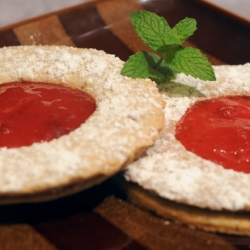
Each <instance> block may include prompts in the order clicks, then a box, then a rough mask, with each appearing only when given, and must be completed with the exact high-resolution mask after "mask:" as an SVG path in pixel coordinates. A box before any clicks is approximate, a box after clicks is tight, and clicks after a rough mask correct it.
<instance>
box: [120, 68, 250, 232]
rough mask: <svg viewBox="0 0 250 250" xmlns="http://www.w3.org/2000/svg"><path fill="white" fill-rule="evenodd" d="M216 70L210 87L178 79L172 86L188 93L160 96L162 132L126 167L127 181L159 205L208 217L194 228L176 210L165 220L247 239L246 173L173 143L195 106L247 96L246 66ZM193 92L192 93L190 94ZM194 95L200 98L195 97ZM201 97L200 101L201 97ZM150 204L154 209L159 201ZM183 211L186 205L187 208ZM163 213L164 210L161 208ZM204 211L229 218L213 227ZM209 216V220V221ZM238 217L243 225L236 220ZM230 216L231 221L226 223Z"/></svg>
mask: <svg viewBox="0 0 250 250" xmlns="http://www.w3.org/2000/svg"><path fill="white" fill-rule="evenodd" d="M214 70H215V74H216V77H217V80H216V81H214V82H204V81H201V80H199V79H194V78H192V77H191V76H185V75H184V74H180V75H178V76H177V78H176V79H175V82H176V83H182V84H185V85H186V86H188V87H189V89H188V88H184V89H185V93H184V94H183V95H179V94H176V93H173V92H172V93H167V92H162V95H163V97H164V99H165V101H166V103H167V105H166V108H165V118H166V122H165V127H164V129H163V131H162V132H161V135H160V138H159V139H158V140H157V141H156V142H155V144H154V146H152V147H150V148H149V149H148V150H147V151H146V152H145V153H144V154H143V156H142V157H141V158H140V159H139V160H137V161H135V162H133V163H132V164H130V165H129V166H128V167H127V168H126V172H125V178H126V180H128V181H132V182H135V183H137V184H138V185H139V186H141V187H142V188H143V189H144V191H145V190H148V191H149V192H151V193H148V198H149V197H150V199H151V198H152V197H154V195H155V194H156V195H157V196H159V197H161V198H163V200H164V199H165V200H166V201H170V202H175V203H176V204H177V206H179V205H181V204H183V209H184V210H190V209H191V210H192V209H199V211H204V213H205V215H207V217H204V218H205V219H203V220H202V219H201V221H196V220H195V219H194V223H193V224H192V223H190V221H189V222H188V220H186V219H183V218H184V217H182V216H181V212H180V210H178V209H176V213H175V216H174V217H173V216H172V215H171V213H169V217H170V218H173V219H174V220H176V221H179V222H183V223H185V224H189V225H191V224H192V227H198V228H203V229H206V230H209V231H220V232H225V233H234V234H249V232H250V219H249V214H248V212H249V211H250V189H249V186H250V174H246V173H243V172H236V171H234V170H231V169H225V168H223V167H222V166H220V165H218V164H215V163H213V162H211V161H208V160H204V159H203V158H201V157H199V156H197V155H196V154H194V153H192V152H189V151H187V150H186V149H185V147H184V146H183V145H182V144H181V142H179V141H177V140H176V139H175V126H176V124H177V122H178V121H179V120H180V118H181V117H182V116H183V115H184V113H185V112H186V110H187V109H188V108H189V107H190V106H191V105H193V104H194V103H195V102H196V101H199V100H203V99H206V98H214V97H219V96H228V95H249V94H250V81H249V72H250V64H245V65H237V66H236V65H231V66H230V65H223V66H214ZM193 88H195V90H196V91H195V92H194V91H191V92H189V90H190V89H193ZM182 89H183V88H182ZM187 93H188V94H190V93H191V94H190V96H187ZM194 93H195V94H194ZM197 93H199V96H200V97H197V96H196V95H197ZM202 94H203V95H204V96H203V97H201V96H202ZM137 190H138V189H137ZM144 191H143V194H144V195H145V193H144ZM131 192H132V191H131ZM152 193H153V194H154V195H153V196H152V195H151V194H152ZM138 200H139V199H138ZM143 200H144V201H145V203H147V204H150V203H148V202H146V198H145V199H140V201H141V202H142V203H141V205H142V206H143V205H145V204H143ZM154 204H158V202H155V203H154ZM151 205H152V203H151ZM145 206H148V205H145ZM185 206H188V209H187V207H185ZM149 207H150V205H149ZM165 207H166V209H165V213H164V212H159V211H162V209H159V208H157V207H155V206H152V208H151V209H152V210H153V211H155V212H157V213H159V214H161V215H162V216H164V217H167V216H166V215H167V214H168V212H166V211H167V207H168V205H166V204H165ZM162 208H163V209H164V206H162ZM177 211H179V212H177ZM208 211H210V212H211V211H213V212H215V214H217V215H222V216H224V215H225V216H226V215H227V214H228V212H229V214H230V216H227V217H226V218H225V219H224V221H223V220H219V222H218V223H214V224H213V223H212V221H213V220H216V216H214V215H211V214H212V213H209V212H208ZM224 211H227V212H224ZM242 213H243V215H242ZM246 213H247V216H246ZM194 214H195V213H194ZM178 215H179V216H178ZM208 215H211V217H210V219H208ZM238 215H239V216H240V218H243V220H242V219H241V220H236V219H235V218H238ZM189 216H191V215H189ZM192 216H193V215H192ZM234 216H235V217H234ZM232 217H234V220H230V218H232ZM217 218H218V217H217ZM240 221H241V222H240ZM242 221H244V223H243V222H242ZM195 222H196V225H195ZM243 224H244V225H247V227H245V226H243ZM219 225H221V227H219ZM228 225H230V226H228Z"/></svg>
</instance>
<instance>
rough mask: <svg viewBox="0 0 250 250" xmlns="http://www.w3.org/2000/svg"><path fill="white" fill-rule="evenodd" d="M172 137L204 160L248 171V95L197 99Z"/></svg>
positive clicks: (249, 127)
mask: <svg viewBox="0 0 250 250" xmlns="http://www.w3.org/2000/svg"><path fill="white" fill-rule="evenodd" d="M175 137H176V139H177V140H179V141H180V142H181V143H182V144H183V145H184V146H185V148H186V149H187V150H188V151H191V152H193V153H195V154H197V155H198V156H201V157H203V158H204V159H207V160H210V161H213V162H215V163H217V164H220V165H222V166H223V167H224V168H226V169H233V170H235V171H240V172H245V173H250V97H246V96H231V97H220V98H215V99H209V100H204V101H200V102H197V103H196V104H195V105H194V106H192V107H191V108H190V109H188V110H187V112H186V113H185V115H184V116H183V117H182V118H181V120H180V121H179V123H178V124H177V126H176V134H175Z"/></svg>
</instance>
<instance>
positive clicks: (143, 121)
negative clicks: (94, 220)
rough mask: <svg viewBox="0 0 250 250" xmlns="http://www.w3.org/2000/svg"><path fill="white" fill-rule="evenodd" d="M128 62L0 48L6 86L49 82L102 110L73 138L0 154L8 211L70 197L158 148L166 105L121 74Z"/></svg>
mask: <svg viewBox="0 0 250 250" xmlns="http://www.w3.org/2000/svg"><path fill="white" fill-rule="evenodd" d="M122 66H123V62H122V61H121V60H120V59H119V58H117V57H115V56H114V55H109V54H106V53H105V52H103V51H98V50H94V49H78V48H73V47H65V46H17V47H5V48H1V49H0V84H2V83H8V82H14V81H32V82H48V83H54V84H62V85H65V86H70V87H73V88H77V89H80V90H82V91H84V92H86V93H88V94H89V95H91V96H92V97H93V98H94V99H95V101H96V104H97V109H96V111H95V112H94V113H93V114H92V115H91V116H90V117H89V118H88V120H87V121H86V122H85V123H83V124H81V126H80V127H79V128H77V129H75V130H74V131H72V132H71V133H69V134H68V135H64V136H61V137H60V138H58V139H54V140H52V141H50V142H41V143H34V144H32V145H31V146H23V147H19V148H6V147H2V148H0V204H6V203H17V202H30V201H43V200H50V199H54V198H58V197H61V196H64V195H68V194H71V193H74V192H77V191H80V190H83V189H85V188H88V187H90V186H92V185H94V184H97V183H100V182H101V181H103V180H105V179H106V178H108V177H110V176H112V175H113V174H115V173H117V172H118V171H119V170H120V169H121V168H123V167H124V166H126V165H127V164H128V163H130V162H132V161H133V160H134V159H136V158H137V157H138V156H139V155H140V154H141V153H142V152H143V151H144V150H145V149H146V148H147V147H149V146H150V145H152V144H153V142H154V140H155V139H156V138H157V137H158V135H159V131H160V130H161V129H162V127H163V124H164V110H163V109H164V106H165V102H164V100H163V98H162V96H161V95H160V93H159V92H158V89H157V87H156V85H155V83H154V82H152V81H151V80H149V79H147V80H133V79H130V78H127V77H123V76H121V75H120V70H121V68H122Z"/></svg>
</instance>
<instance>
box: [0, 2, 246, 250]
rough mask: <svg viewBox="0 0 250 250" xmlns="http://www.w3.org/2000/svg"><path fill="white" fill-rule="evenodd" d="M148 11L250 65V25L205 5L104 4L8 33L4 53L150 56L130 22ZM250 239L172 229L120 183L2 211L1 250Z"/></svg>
mask: <svg viewBox="0 0 250 250" xmlns="http://www.w3.org/2000/svg"><path fill="white" fill-rule="evenodd" d="M140 9H146V10H150V11H154V12H156V13H157V14H159V15H163V16H164V17H165V18H166V19H167V20H168V21H169V23H170V25H171V26H173V25H174V24H176V23H177V22H178V21H179V20H181V19H182V18H184V17H193V18H195V19H196V20H197V22H198V30H197V31H196V33H195V35H194V36H193V37H192V39H190V41H189V42H188V44H189V45H191V46H194V47H198V48H199V49H201V50H202V51H203V52H204V53H206V54H207V56H208V57H209V60H210V61H211V62H212V63H213V64H223V63H225V64H240V63H245V62H249V61H250V25H249V23H247V22H242V20H238V19H237V18H235V17H231V16H230V15H228V14H227V13H222V12H221V11H220V10H218V9H215V8H213V7H211V6H209V5H206V4H204V3H203V1H194V0H193V1H191V0H190V1H187V0H175V1H172V0H146V1H139V0H100V1H89V2H86V3H84V4H82V5H79V6H75V7H72V8H69V9H65V10H62V11H59V12H56V13H51V14H49V15H45V16H41V17H37V18H35V19H31V20H27V21H24V22H22V23H18V24H15V25H12V26H8V27H5V28H2V29H0V46H1V47H3V46H12V45H25V44H58V45H69V46H76V47H88V48H97V49H102V50H105V51H106V52H108V53H112V54H115V55H117V56H119V57H120V58H121V59H123V60H126V59H127V58H128V57H129V55H131V54H132V53H133V52H135V51H138V50H142V49H145V50H147V49H148V48H147V47H146V46H145V45H144V44H142V43H141V41H140V40H139V39H138V38H137V36H136V34H135V33H134V30H133V28H132V26H131V24H130V22H129V18H128V15H129V14H130V13H132V12H135V11H138V10H140ZM249 246H250V238H248V237H236V236H228V235H219V234H211V233H205V232H202V231H195V230H190V229H187V228H185V227H183V226H181V225H176V224H174V223H171V222H168V221H165V220H164V219H162V218H159V217H157V216H155V215H153V214H150V213H148V212H146V211H143V210H142V209H139V208H137V207H135V206H134V205H133V204H131V203H129V202H128V201H127V200H126V198H125V197H123V196H122V195H121V194H120V193H119V191H118V190H117V189H116V186H115V185H114V183H113V181H112V178H111V179H110V180H108V181H106V182H104V183H102V184H101V185H99V186H95V187H93V188H91V189H88V190H85V191H83V192H81V193H78V194H76V195H72V196H69V197H65V198H62V199H59V200H55V201H51V202H45V203H37V204H18V205H5V206H1V207H0V249H1V250H2V249H3V250H5V249H11V250H13V249H26V250H29V249H32V250H34V249H45V250H50V249H74V250H78V249H79V250H82V249H85V250H91V249H93V250H97V249H98V250H102V249H103V250H104V249H105V250H106V249H126V250H132V249H139V250H140V249H164V250H168V249H171V250H173V249H175V250H178V249H181V250H185V249H192V250H196V249H197V250H200V249H202V250H206V249H209V250H216V249H227V250H233V249H249Z"/></svg>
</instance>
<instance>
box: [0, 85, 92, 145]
mask: <svg viewBox="0 0 250 250" xmlns="http://www.w3.org/2000/svg"><path fill="white" fill-rule="evenodd" d="M95 109H96V104H95V101H94V99H93V98H92V97H91V96H89V95H88V94H86V93H84V92H83V91H80V90H77V89H73V88H69V87H66V86H62V85H59V84H49V83H37V82H35V83H34V82H11V83H5V84H1V85H0V147H8V148H14V147H20V146H29V145H31V144H32V143H34V142H43V141H50V140H52V139H55V138H58V137H60V136H62V135H66V134H68V133H70V132H71V131H73V130H74V129H76V128H78V127H79V126H80V125H81V124H82V123H83V122H85V121H86V119H87V118H88V117H89V116H90V115H91V114H92V113H93V112H94V111H95Z"/></svg>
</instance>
